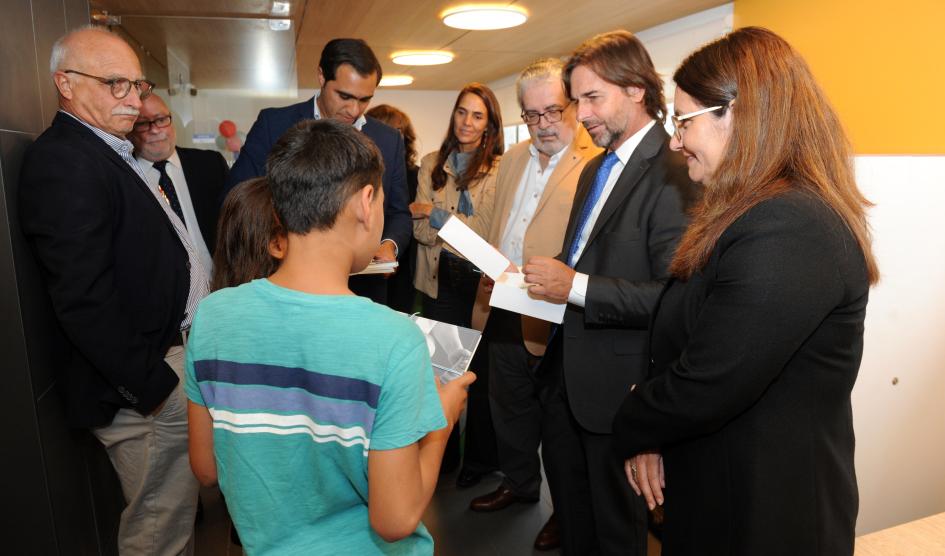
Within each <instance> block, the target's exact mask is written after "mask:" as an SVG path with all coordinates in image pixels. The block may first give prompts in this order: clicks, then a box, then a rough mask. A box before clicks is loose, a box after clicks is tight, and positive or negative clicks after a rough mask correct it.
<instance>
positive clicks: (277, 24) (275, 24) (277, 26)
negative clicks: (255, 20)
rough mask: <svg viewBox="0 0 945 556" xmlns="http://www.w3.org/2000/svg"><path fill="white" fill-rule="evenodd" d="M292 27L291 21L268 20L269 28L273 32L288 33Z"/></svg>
mask: <svg viewBox="0 0 945 556" xmlns="http://www.w3.org/2000/svg"><path fill="white" fill-rule="evenodd" d="M291 27H292V20H291V19H270V20H269V28H270V29H272V30H273V31H288V30H289V29H290V28H291Z"/></svg>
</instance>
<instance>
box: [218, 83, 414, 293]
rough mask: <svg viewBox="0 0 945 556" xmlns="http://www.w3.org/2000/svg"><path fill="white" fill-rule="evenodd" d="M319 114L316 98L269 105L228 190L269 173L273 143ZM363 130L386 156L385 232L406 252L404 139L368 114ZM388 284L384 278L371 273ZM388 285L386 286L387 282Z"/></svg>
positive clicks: (251, 134)
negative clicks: (296, 125)
mask: <svg viewBox="0 0 945 556" xmlns="http://www.w3.org/2000/svg"><path fill="white" fill-rule="evenodd" d="M314 117H315V98H314V97H312V98H310V99H309V100H306V101H305V102H300V103H298V104H293V105H291V106H285V107H282V108H266V109H264V110H261V111H260V112H259V117H257V118H256V122H255V123H254V124H253V127H252V128H250V130H249V134H248V135H247V136H246V143H245V144H244V145H243V148H242V150H241V151H240V154H239V156H238V157H237V159H236V163H235V164H233V168H232V169H231V170H230V177H229V179H228V180H227V187H226V191H227V192H229V190H230V189H233V188H234V187H236V185H237V184H239V183H241V182H243V181H246V180H248V179H250V178H255V177H258V176H263V175H265V174H266V158H267V157H268V156H269V151H270V150H272V147H273V145H275V143H276V141H278V140H279V137H281V136H282V134H283V133H285V132H286V131H287V130H288V129H289V128H290V127H292V126H293V125H295V124H297V123H298V122H300V121H302V120H310V119H312V118H314ZM361 131H362V132H363V133H364V134H365V135H367V136H368V137H370V138H371V140H372V141H374V144H376V145H377V148H378V149H379V150H380V151H381V156H383V158H384V177H383V182H384V183H383V186H384V234H383V237H384V238H387V239H392V240H394V241H395V242H396V243H397V246H398V247H399V248H400V250H401V253H403V252H406V250H407V245H409V243H410V238H411V237H413V221H412V220H411V217H410V210H409V209H408V207H407V205H408V201H407V178H406V170H405V157H404V139H403V137H402V136H401V135H400V132H398V131H397V130H396V129H394V128H392V127H389V126H387V125H384V124H383V123H381V122H380V121H378V120H375V119H374V118H371V117H367V123H365V124H364V127H362V128H361ZM371 278H374V279H376V280H377V281H379V283H380V285H381V286H384V282H383V280H384V279H383V278H382V277H380V276H374V277H371ZM384 287H385V288H386V286H384Z"/></svg>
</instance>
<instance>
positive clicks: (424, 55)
mask: <svg viewBox="0 0 945 556" xmlns="http://www.w3.org/2000/svg"><path fill="white" fill-rule="evenodd" d="M390 59H391V61H392V62H394V63H395V64H400V65H401V66H436V65H439V64H448V63H450V62H452V61H453V53H452V52H446V51H445V50H401V51H399V52H394V53H393V54H391V55H390Z"/></svg>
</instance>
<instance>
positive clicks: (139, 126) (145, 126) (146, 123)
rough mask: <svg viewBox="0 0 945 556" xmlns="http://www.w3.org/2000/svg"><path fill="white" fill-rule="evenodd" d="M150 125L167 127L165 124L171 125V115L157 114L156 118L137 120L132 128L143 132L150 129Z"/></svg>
mask: <svg viewBox="0 0 945 556" xmlns="http://www.w3.org/2000/svg"><path fill="white" fill-rule="evenodd" d="M152 125H153V126H154V127H158V128H161V127H167V126H169V125H171V115H170V114H168V115H166V116H158V117H157V118H154V119H153V120H140V121H137V122H135V128H134V129H135V131H137V132H138V133H144V132H146V131H150V130H151V126H152Z"/></svg>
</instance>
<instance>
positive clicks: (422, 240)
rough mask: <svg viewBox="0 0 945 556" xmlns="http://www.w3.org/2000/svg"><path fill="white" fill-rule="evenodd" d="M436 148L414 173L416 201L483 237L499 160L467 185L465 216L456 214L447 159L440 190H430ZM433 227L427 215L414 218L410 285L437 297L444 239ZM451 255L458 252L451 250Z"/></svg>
mask: <svg viewBox="0 0 945 556" xmlns="http://www.w3.org/2000/svg"><path fill="white" fill-rule="evenodd" d="M437 154H438V151H433V152H432V153H430V154H428V155H426V156H424V157H423V160H421V161H420V171H419V173H418V175H417V199H416V200H417V202H418V203H429V204H431V205H433V206H434V207H435V208H441V209H443V210H445V211H447V212H449V213H450V214H452V215H454V216H456V217H457V218H459V219H461V220H462V221H463V222H464V223H465V224H466V225H467V226H469V227H470V228H472V230H473V231H474V232H476V233H477V234H479V235H480V236H482V237H486V235H487V234H488V233H489V228H490V226H491V225H492V212H493V208H494V206H495V177H496V170H497V169H498V161H497V162H496V164H495V165H493V167H492V170H491V171H490V172H489V173H488V174H487V175H486V176H485V177H483V178H482V179H480V180H479V181H477V182H475V183H473V184H472V185H471V186H470V187H469V196H470V197H471V198H472V203H473V215H472V216H465V215H462V214H457V213H456V206H457V204H458V203H459V190H457V189H456V174H455V173H454V172H453V168H452V167H451V166H450V163H449V160H447V161H446V164H445V167H444V169H445V170H446V175H447V181H446V185H445V186H443V188H442V189H440V190H439V191H433V167H434V165H436V158H437ZM437 232H438V230H436V229H435V228H433V227H432V226H430V220H429V219H428V218H419V219H417V220H414V221H413V237H414V238H415V239H416V240H417V269H416V273H415V274H414V278H413V285H414V287H415V288H417V289H418V290H420V291H421V292H423V293H425V294H427V295H429V296H430V297H432V298H434V299H436V295H437V276H436V273H437V269H438V268H439V258H440V250H441V249H443V247H446V248H447V249H450V248H449V247H447V246H445V245H444V243H443V240H441V239H440V238H439V237H437V235H436V234H437ZM450 251H452V252H453V253H454V254H458V253H456V252H455V251H453V250H452V249H450Z"/></svg>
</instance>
